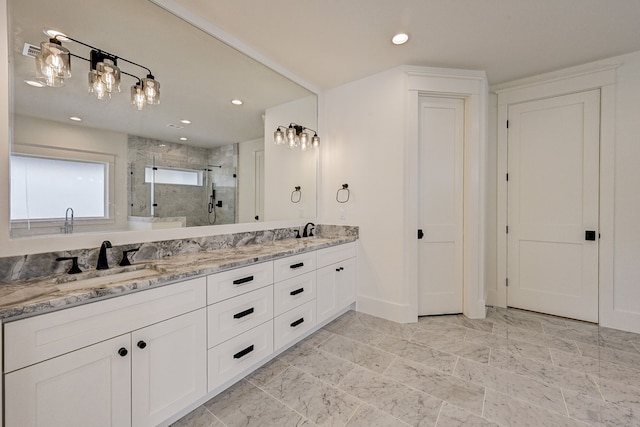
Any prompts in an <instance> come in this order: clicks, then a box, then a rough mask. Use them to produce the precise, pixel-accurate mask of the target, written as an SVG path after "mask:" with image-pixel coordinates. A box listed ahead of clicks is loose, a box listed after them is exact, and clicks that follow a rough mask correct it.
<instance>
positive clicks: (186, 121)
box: [180, 119, 191, 125]
mask: <svg viewBox="0 0 640 427" xmlns="http://www.w3.org/2000/svg"><path fill="white" fill-rule="evenodd" d="M180 123H184V124H185V125H190V124H191V120H187V119H182V120H180Z"/></svg>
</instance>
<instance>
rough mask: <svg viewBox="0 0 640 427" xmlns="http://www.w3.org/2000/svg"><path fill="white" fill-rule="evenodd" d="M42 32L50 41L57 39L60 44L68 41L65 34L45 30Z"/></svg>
mask: <svg viewBox="0 0 640 427" xmlns="http://www.w3.org/2000/svg"><path fill="white" fill-rule="evenodd" d="M42 32H43V33H45V35H46V36H47V37H49V38H50V39H53V38H56V37H57V39H58V40H59V41H61V42H67V41H69V38H68V37H67V35H66V34H65V33H61V32H60V31H56V30H50V29H47V28H45V29H44V30H42Z"/></svg>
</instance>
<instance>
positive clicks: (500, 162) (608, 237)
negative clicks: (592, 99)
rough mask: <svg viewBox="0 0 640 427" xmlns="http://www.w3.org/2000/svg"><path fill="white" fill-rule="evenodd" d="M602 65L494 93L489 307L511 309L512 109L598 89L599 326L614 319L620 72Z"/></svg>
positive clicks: (500, 88)
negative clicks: (493, 251)
mask: <svg viewBox="0 0 640 427" xmlns="http://www.w3.org/2000/svg"><path fill="white" fill-rule="evenodd" d="M617 67H618V65H604V66H600V67H598V68H593V66H591V67H589V68H587V69H585V68H584V67H577V68H572V69H569V70H563V71H559V72H555V73H548V74H544V75H541V76H536V77H533V78H530V79H523V80H519V81H516V82H512V83H508V84H505V85H501V86H498V87H494V88H492V89H491V92H492V93H495V94H496V95H497V123H496V127H497V132H496V133H497V223H496V239H497V272H496V276H497V277H496V283H489V284H488V288H487V302H488V304H491V305H495V306H497V307H506V306H507V286H506V279H507V234H506V227H507V218H508V217H507V213H508V211H507V181H506V175H507V172H508V170H507V169H508V157H507V142H508V139H507V127H506V123H507V112H508V107H509V105H513V104H518V103H521V102H528V101H535V100H539V99H546V98H553V97H557V96H562V95H569V94H572V93H576V92H584V91H588V90H592V89H600V203H599V209H600V217H599V221H600V226H599V231H600V235H601V238H600V242H599V245H600V247H599V259H598V283H599V290H598V295H599V303H598V317H599V319H600V324H601V325H607V324H611V322H612V317H613V316H612V315H613V311H614V310H613V309H614V307H613V255H614V253H613V238H614V235H613V232H614V227H613V221H614V190H615V187H614V162H615V96H616V93H615V91H616V85H615V84H616V68H617Z"/></svg>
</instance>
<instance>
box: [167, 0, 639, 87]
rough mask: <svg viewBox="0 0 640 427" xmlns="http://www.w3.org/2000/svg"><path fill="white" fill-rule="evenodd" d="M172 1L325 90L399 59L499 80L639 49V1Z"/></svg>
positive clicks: (491, 80) (394, 64) (400, 61)
mask: <svg viewBox="0 0 640 427" xmlns="http://www.w3.org/2000/svg"><path fill="white" fill-rule="evenodd" d="M176 2H177V3H179V4H181V5H182V6H184V7H185V8H187V9H190V10H191V11H193V12H196V13H198V14H200V15H201V16H203V17H204V18H205V19H207V20H209V21H210V22H212V23H213V24H215V25H216V26H218V27H220V28H221V29H223V30H224V31H226V32H228V33H230V34H232V35H233V36H234V37H236V38H237V39H238V40H240V41H241V42H244V43H246V44H247V45H249V46H251V47H252V48H253V49H255V50H256V51H258V52H260V53H261V54H264V55H265V56H267V57H269V58H271V59H273V60H274V61H275V62H276V63H279V64H280V65H282V66H283V67H284V68H286V69H288V70H290V71H291V72H292V73H294V74H295V75H297V76H299V77H301V78H302V79H304V80H306V81H308V82H310V83H312V84H315V85H317V86H318V87H320V88H324V89H326V88H332V87H335V86H338V85H340V84H343V83H346V82H349V81H352V80H356V79H358V78H361V77H364V76H367V75H371V74H374V73H376V72H379V71H382V70H386V69H389V68H392V67H394V66H396V65H401V64H406V65H423V66H436V67H451V68H468V69H479V70H485V71H486V72H487V75H488V78H489V82H490V83H491V84H498V83H503V82H506V81H510V80H514V79H518V78H521V77H526V76H530V75H535V74H539V73H543V72H547V71H553V70H557V69H560V68H565V67H568V66H572V65H578V64H583V63H586V62H590V61H594V60H598V59H603V58H608V57H611V56H615V55H619V54H623V53H628V52H632V51H636V50H640V0H269V1H256V0H215V1H212V0H177V1H176ZM397 32H407V33H409V34H410V36H411V39H410V41H409V43H407V44H406V45H403V46H399V47H398V46H393V45H392V44H391V42H390V38H391V36H392V35H393V34H395V33H397Z"/></svg>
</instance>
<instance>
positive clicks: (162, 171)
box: [144, 166, 203, 186]
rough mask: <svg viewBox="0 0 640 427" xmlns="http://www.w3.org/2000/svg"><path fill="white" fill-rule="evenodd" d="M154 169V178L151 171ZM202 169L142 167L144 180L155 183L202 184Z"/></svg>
mask: <svg viewBox="0 0 640 427" xmlns="http://www.w3.org/2000/svg"><path fill="white" fill-rule="evenodd" d="M154 169H155V179H154V176H153V172H154ZM202 176H203V174H202V171H198V170H189V169H173V168H159V167H156V168H153V167H151V166H147V167H146V168H144V182H145V183H151V182H154V183H156V184H174V185H194V186H202Z"/></svg>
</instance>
